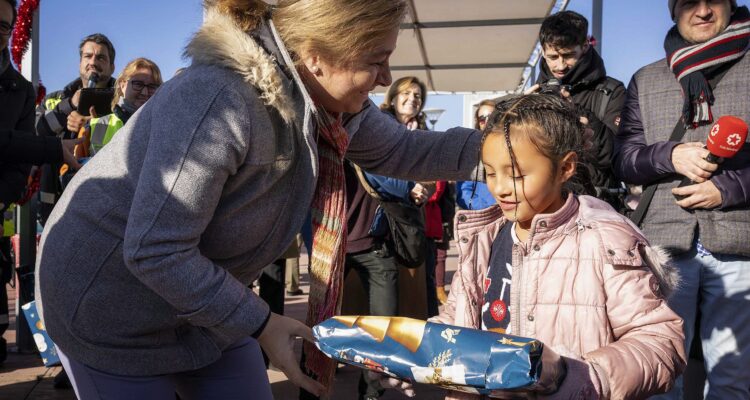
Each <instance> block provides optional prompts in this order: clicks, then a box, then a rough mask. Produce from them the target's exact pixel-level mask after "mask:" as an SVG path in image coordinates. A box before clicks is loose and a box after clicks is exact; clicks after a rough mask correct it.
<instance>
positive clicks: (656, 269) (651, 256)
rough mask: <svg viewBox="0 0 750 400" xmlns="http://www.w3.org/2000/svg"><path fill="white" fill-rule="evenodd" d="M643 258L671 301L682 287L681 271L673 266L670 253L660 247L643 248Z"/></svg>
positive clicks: (662, 290)
mask: <svg viewBox="0 0 750 400" xmlns="http://www.w3.org/2000/svg"><path fill="white" fill-rule="evenodd" d="M641 256H642V257H643V259H644V261H645V262H646V264H647V265H648V266H649V268H651V271H652V272H653V273H654V275H655V276H656V279H657V281H658V282H659V287H660V290H661V292H662V293H663V294H664V297H665V298H667V299H669V297H670V296H671V295H672V294H673V293H674V292H675V290H677V288H678V287H679V286H680V280H681V279H680V273H679V271H677V268H675V267H674V266H672V263H671V261H670V260H671V257H670V256H669V252H668V251H667V250H665V249H664V248H662V247H660V246H643V251H641Z"/></svg>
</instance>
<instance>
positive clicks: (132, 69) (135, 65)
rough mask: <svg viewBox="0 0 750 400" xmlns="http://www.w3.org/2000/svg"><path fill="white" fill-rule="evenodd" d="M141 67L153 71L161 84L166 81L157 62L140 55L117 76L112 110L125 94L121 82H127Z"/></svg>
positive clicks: (152, 73) (156, 80) (155, 79)
mask: <svg viewBox="0 0 750 400" xmlns="http://www.w3.org/2000/svg"><path fill="white" fill-rule="evenodd" d="M139 69H147V70H150V71H151V76H152V77H153V78H154V81H155V82H156V83H157V84H159V85H161V84H162V83H164V82H163V81H162V78H161V71H160V70H159V66H158V65H156V63H155V62H153V61H151V60H149V59H148V58H143V57H139V58H136V59H135V60H133V61H131V62H129V63H128V65H126V66H125V68H123V69H122V72H120V76H118V77H117V80H116V81H115V97H114V98H113V99H112V110H113V111H114V109H115V106H116V105H117V103H119V102H120V99H121V98H122V96H124V95H125V93H123V92H122V89H120V84H121V83H122V82H127V81H129V80H130V78H131V77H132V76H133V75H135V73H136V72H137V71H138V70H139Z"/></svg>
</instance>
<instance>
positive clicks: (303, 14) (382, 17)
mask: <svg viewBox="0 0 750 400" xmlns="http://www.w3.org/2000/svg"><path fill="white" fill-rule="evenodd" d="M204 6H205V7H207V8H214V9H216V10H218V11H219V12H221V13H224V14H226V15H229V16H231V17H232V18H233V19H234V21H235V23H237V26H239V27H240V28H241V29H242V30H244V31H251V30H253V29H255V28H256V27H257V26H258V24H259V23H260V21H261V19H262V18H263V16H264V15H266V14H268V13H269V12H270V15H271V19H272V20H273V23H274V25H275V26H276V29H277V30H278V32H279V35H280V36H281V39H282V40H283V41H284V44H285V45H286V47H287V48H288V49H289V50H290V51H291V52H292V54H293V57H295V58H296V61H300V60H299V55H300V54H301V52H303V51H307V52H313V53H315V54H319V55H320V56H322V57H324V58H325V59H326V60H327V61H330V62H336V63H337V64H339V65H346V64H347V63H350V62H352V61H353V60H354V59H356V58H357V57H358V56H360V55H362V54H363V53H365V52H366V51H368V50H371V49H374V48H375V47H376V46H377V45H378V44H380V43H382V42H383V39H384V38H385V37H386V36H387V35H388V34H389V33H391V32H393V31H395V30H397V29H398V28H399V26H400V24H401V21H402V20H403V17H404V15H405V14H406V10H407V5H406V2H405V1H404V0H279V1H278V4H277V5H276V6H274V7H271V6H269V5H268V4H266V3H265V2H263V1H261V0H204Z"/></svg>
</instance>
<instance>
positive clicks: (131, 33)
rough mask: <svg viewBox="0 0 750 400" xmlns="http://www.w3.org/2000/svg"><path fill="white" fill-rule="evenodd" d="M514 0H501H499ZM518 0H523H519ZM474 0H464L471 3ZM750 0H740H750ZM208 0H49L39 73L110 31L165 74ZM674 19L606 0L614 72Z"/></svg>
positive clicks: (436, 102)
mask: <svg viewBox="0 0 750 400" xmlns="http://www.w3.org/2000/svg"><path fill="white" fill-rule="evenodd" d="M503 1H510V0H498V2H499V3H502V2H503ZM513 1H519V0H513ZM470 2H471V0H464V1H460V2H459V1H457V2H456V4H457V6H458V5H462V6H463V5H468V4H470ZM748 2H750V0H740V1H738V3H739V4H740V5H747V4H748ZM201 4H202V1H201V0H127V1H123V0H42V1H41V28H40V34H41V50H40V76H41V79H42V82H43V83H44V85H45V86H46V87H47V90H48V91H53V90H57V89H60V88H62V87H63V86H65V85H66V84H67V83H68V82H70V81H71V80H73V79H75V78H76V77H77V74H78V44H79V41H80V39H81V38H83V37H84V36H86V35H88V34H90V33H93V32H101V33H104V34H106V35H107V36H108V37H109V38H110V39H111V40H112V42H113V43H114V45H115V48H116V50H117V56H116V60H115V66H116V72H115V75H117V74H118V73H119V71H120V69H121V68H122V67H123V66H124V65H125V64H126V63H127V62H128V61H130V60H132V59H134V58H136V57H147V58H150V59H152V60H154V61H155V62H156V63H157V64H158V65H159V67H160V68H161V70H162V74H163V75H164V77H165V78H170V77H171V76H172V75H173V73H174V71H175V70H176V69H177V68H179V67H182V66H185V65H186V62H185V60H183V59H182V56H181V54H182V50H183V48H184V47H185V44H186V43H187V41H188V39H189V38H190V36H191V34H192V33H193V32H195V30H196V29H197V28H198V26H199V25H200V23H201V20H202V8H201ZM568 9H569V10H574V11H577V12H579V13H581V14H583V15H584V16H586V17H587V18H590V17H591V0H571V1H570V2H569V3H568ZM671 25H672V21H671V20H670V17H669V11H668V9H667V1H666V0H606V1H604V16H603V33H602V38H600V40H602V46H603V52H602V53H603V54H602V56H603V58H604V61H605V64H606V66H607V71H608V73H609V75H610V76H612V77H614V78H616V79H619V80H621V81H623V82H624V83H625V84H626V85H627V83H628V81H629V80H630V77H631V76H632V75H633V73H634V72H635V71H636V70H637V69H638V68H640V67H641V66H643V65H646V64H648V63H650V62H653V61H656V60H658V59H660V58H663V57H664V49H663V40H664V35H665V34H666V32H667V30H668V29H669V28H670V27H671ZM462 106H463V101H462V97H461V96H452V95H441V96H428V98H427V104H426V107H433V108H443V109H445V110H446V112H445V114H443V116H442V117H441V118H440V120H439V121H438V123H437V126H436V128H437V129H447V128H450V127H453V126H457V125H460V124H461V122H462V120H461V108H462Z"/></svg>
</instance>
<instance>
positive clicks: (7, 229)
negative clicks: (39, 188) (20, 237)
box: [3, 204, 16, 237]
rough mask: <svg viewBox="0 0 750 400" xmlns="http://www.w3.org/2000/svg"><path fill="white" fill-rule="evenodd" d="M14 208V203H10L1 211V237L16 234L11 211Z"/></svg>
mask: <svg viewBox="0 0 750 400" xmlns="http://www.w3.org/2000/svg"><path fill="white" fill-rule="evenodd" d="M15 210H16V205H15V204H11V205H10V206H9V207H8V208H7V209H6V210H5V211H4V212H3V237H11V236H13V235H15V234H16V224H15V223H14V222H15V221H14V219H13V212H14V211H15Z"/></svg>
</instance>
